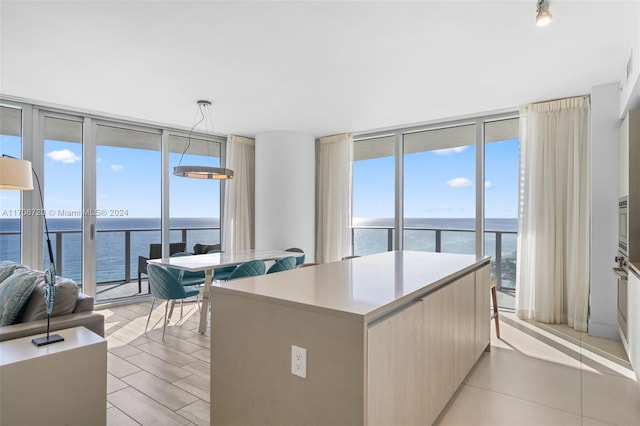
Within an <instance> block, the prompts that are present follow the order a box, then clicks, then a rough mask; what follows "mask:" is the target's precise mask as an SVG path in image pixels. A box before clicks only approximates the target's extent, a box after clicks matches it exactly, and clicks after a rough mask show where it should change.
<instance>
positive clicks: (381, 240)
mask: <svg viewBox="0 0 640 426" xmlns="http://www.w3.org/2000/svg"><path fill="white" fill-rule="evenodd" d="M394 147H395V143H394V137H393V135H391V136H380V137H375V138H370V139H366V140H361V141H358V142H355V143H354V148H353V156H354V162H353V230H352V238H353V251H354V253H355V254H357V255H366V254H373V253H380V252H383V251H388V250H392V249H393V235H394V234H393V229H394V216H395V210H394V197H395V195H394V194H395V189H394V175H395V165H394V149H395V148H394Z"/></svg>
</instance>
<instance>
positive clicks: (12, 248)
mask: <svg viewBox="0 0 640 426" xmlns="http://www.w3.org/2000/svg"><path fill="white" fill-rule="evenodd" d="M47 223H48V225H49V234H50V236H51V244H52V247H53V249H54V256H56V261H57V262H58V263H60V257H61V258H62V260H61V262H62V270H61V271H57V272H58V274H59V275H64V276H65V277H68V278H71V279H72V280H74V281H76V282H77V283H81V282H82V234H81V229H82V228H81V227H82V221H81V219H80V218H51V219H47ZM169 225H170V228H171V229H174V228H177V229H176V230H172V231H170V233H169V235H170V240H171V242H179V241H184V239H183V231H182V229H186V231H185V232H186V242H187V245H186V247H187V251H192V249H193V246H194V245H195V244H196V243H200V244H216V243H219V242H220V222H219V220H218V219H202V218H175V219H171V220H170V221H169ZM199 228H210V229H199ZM211 228H214V229H211ZM96 230H97V232H96V258H97V262H96V275H97V281H98V282H99V283H100V282H109V281H124V279H125V276H126V274H125V249H126V237H127V234H128V235H129V238H130V250H131V251H130V257H129V261H130V273H129V278H130V279H137V277H138V256H145V257H148V256H149V245H150V244H152V243H159V242H160V238H161V234H160V219H159V218H152V219H147V218H97V219H96ZM127 231H128V232H127ZM19 232H20V219H17V218H10V219H0V260H12V261H14V262H19V261H20V235H19ZM58 232H64V233H63V234H58ZM58 235H61V236H62V253H61V254H60V253H55V250H56V238H57V237H58ZM48 258H49V255H48V253H47V248H46V243H45V246H44V259H46V260H45V263H46V264H48Z"/></svg>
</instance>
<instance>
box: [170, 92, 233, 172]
mask: <svg viewBox="0 0 640 426" xmlns="http://www.w3.org/2000/svg"><path fill="white" fill-rule="evenodd" d="M196 103H197V104H198V108H199V109H200V120H199V121H197V122H196V124H194V125H193V127H192V128H191V130H190V131H189V140H188V142H187V146H186V148H185V149H184V151H183V152H182V156H180V162H179V163H178V165H177V166H176V167H174V168H173V174H174V175H175V176H181V177H188V178H195V179H233V170H230V169H225V168H221V167H210V166H183V165H182V157H184V154H185V153H186V152H187V150H188V149H189V145H191V135H192V134H193V131H194V130H195V128H196V127H197V126H198V124H200V123H202V122H203V121H205V119H206V116H207V112H208V110H209V107H210V106H211V102H210V101H205V100H199V101H197V102H196Z"/></svg>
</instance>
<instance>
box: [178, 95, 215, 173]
mask: <svg viewBox="0 0 640 426" xmlns="http://www.w3.org/2000/svg"><path fill="white" fill-rule="evenodd" d="M207 106H208V105H206V104H201V103H198V107H199V108H200V120H199V121H198V122H197V123H196V124H194V125H193V127H192V128H191V130H189V140H188V141H187V146H186V147H185V148H184V151H182V155H180V162H178V166H180V165H181V164H182V158H183V157H184V154H185V153H186V152H187V150H188V149H189V146H191V135H192V134H193V131H194V129H195V128H196V127H198V124H200V123H202V122H203V121H204V118H205V115H204V111H203V110H202V108H205V107H207Z"/></svg>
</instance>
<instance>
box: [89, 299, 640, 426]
mask: <svg viewBox="0 0 640 426" xmlns="http://www.w3.org/2000/svg"><path fill="white" fill-rule="evenodd" d="M149 306H150V302H142V303H136V304H131V305H124V306H119V307H113V308H109V309H103V310H101V313H102V314H104V315H105V317H106V319H105V321H106V322H105V327H106V333H107V340H108V348H109V355H108V383H107V423H108V424H109V425H117V426H121V425H136V424H142V425H151V424H153V425H161V424H162V425H173V424H176V425H193V424H197V425H205V424H209V409H210V408H209V407H210V405H209V404H210V399H209V377H210V376H209V372H210V369H209V338H208V337H207V336H202V335H200V334H198V332H197V327H198V318H199V317H198V310H197V307H196V306H195V304H193V303H192V304H188V305H186V306H185V314H184V317H183V319H182V320H180V321H177V323H175V322H172V323H171V325H170V326H169V327H168V328H167V335H166V337H165V341H164V342H163V341H162V329H161V323H160V318H161V316H162V312H163V309H156V310H155V311H154V314H153V315H152V318H151V325H153V326H154V327H153V330H152V331H150V332H149V333H148V334H147V335H145V334H144V326H145V322H146V315H147V314H148V312H149V311H148V309H149ZM178 317H179V309H176V312H175V313H174V320H175V319H177V318H178ZM500 319H501V321H500V324H501V337H502V340H498V339H497V338H496V336H495V334H494V329H493V324H492V334H493V335H492V350H491V352H485V353H484V354H483V355H482V357H481V358H480V360H479V362H478V364H477V365H476V367H475V368H474V369H473V370H472V371H471V373H469V375H468V376H467V377H466V379H465V380H464V383H463V384H462V385H461V386H460V388H459V390H458V392H457V393H456V395H455V396H454V398H453V399H452V400H451V402H450V403H449V405H448V406H447V408H446V409H445V411H444V412H443V413H442V415H441V416H440V418H439V419H438V420H437V422H436V424H439V425H465V426H466V425H509V426H511V425H536V426H542V425H545V426H546V425H584V426H596V425H629V426H632V425H640V386H639V385H638V383H637V382H636V380H635V376H634V375H633V372H632V371H631V369H630V365H629V363H628V362H627V360H626V356H625V353H624V349H623V348H622V345H621V344H620V343H619V342H616V341H612V340H607V339H599V338H594V337H590V336H588V335H587V334H585V333H579V332H576V331H573V330H572V329H570V328H568V327H567V326H564V325H559V326H548V325H544V324H538V323H529V322H524V321H520V320H518V319H516V318H515V317H514V315H513V314H509V313H501V314H500Z"/></svg>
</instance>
